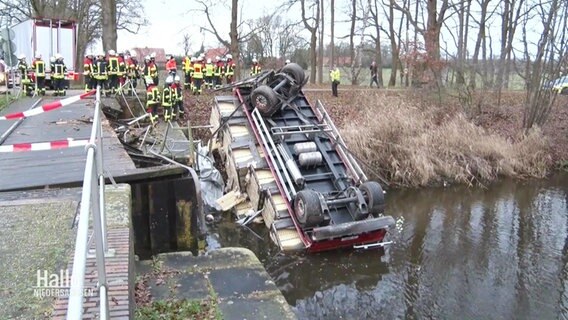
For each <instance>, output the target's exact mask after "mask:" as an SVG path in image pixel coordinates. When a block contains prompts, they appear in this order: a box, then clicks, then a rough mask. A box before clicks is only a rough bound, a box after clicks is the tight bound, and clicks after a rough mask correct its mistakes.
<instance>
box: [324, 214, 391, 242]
mask: <svg viewBox="0 0 568 320" xmlns="http://www.w3.org/2000/svg"><path fill="white" fill-rule="evenodd" d="M394 224H395V221H394V218H393V217H391V216H385V217H380V218H373V219H365V220H361V221H354V222H347V223H342V224H338V225H330V226H325V227H320V228H314V229H313V240H314V241H321V240H327V239H333V238H340V237H345V236H350V235H358V234H362V233H367V232H372V231H377V230H381V229H386V228H390V227H392V226H394Z"/></svg>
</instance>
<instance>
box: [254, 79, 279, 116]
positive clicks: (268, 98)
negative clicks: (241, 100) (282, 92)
mask: <svg viewBox="0 0 568 320" xmlns="http://www.w3.org/2000/svg"><path fill="white" fill-rule="evenodd" d="M251 101H252V105H253V106H254V107H255V108H257V109H258V111H259V112H260V114H261V115H263V116H265V117H270V116H272V115H273V114H274V113H275V112H276V111H278V109H280V101H279V100H278V97H277V96H276V92H274V90H272V88H271V87H269V86H267V85H262V86H259V87H258V88H256V89H254V90H253V91H252V94H251Z"/></svg>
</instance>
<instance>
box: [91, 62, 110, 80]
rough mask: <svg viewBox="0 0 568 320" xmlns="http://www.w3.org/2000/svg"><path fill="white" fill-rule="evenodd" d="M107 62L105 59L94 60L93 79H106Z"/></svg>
mask: <svg viewBox="0 0 568 320" xmlns="http://www.w3.org/2000/svg"><path fill="white" fill-rule="evenodd" d="M107 68H108V67H107V63H106V60H105V59H99V60H96V61H95V63H93V74H94V76H95V79H97V80H106V79H108V72H107Z"/></svg>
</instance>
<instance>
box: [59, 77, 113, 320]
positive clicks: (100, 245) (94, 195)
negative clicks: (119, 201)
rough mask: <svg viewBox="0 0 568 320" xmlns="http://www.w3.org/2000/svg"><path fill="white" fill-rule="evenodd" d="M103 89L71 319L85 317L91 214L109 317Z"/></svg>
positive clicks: (89, 148) (103, 309) (103, 313)
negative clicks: (84, 306) (102, 119)
mask: <svg viewBox="0 0 568 320" xmlns="http://www.w3.org/2000/svg"><path fill="white" fill-rule="evenodd" d="M100 102H101V88H100V86H99V87H97V95H96V102H95V114H94V117H93V127H92V130H91V137H90V139H89V143H88V144H87V145H86V146H85V150H86V152H87V163H86V165H85V175H84V177H83V191H82V195H81V208H80V213H79V221H78V227H77V240H76V242H75V256H74V257H73V271H72V274H71V288H70V290H69V301H68V307H67V319H69V320H71V319H73V320H79V319H82V317H83V309H84V308H83V299H84V292H85V288H84V285H85V269H86V263H87V254H88V250H89V244H90V239H89V214H90V213H92V214H93V229H94V230H93V235H92V237H93V238H94V241H95V255H96V266H97V276H98V293H99V308H100V315H99V319H102V320H106V319H108V318H109V302H108V288H107V280H106V268H105V255H106V254H107V253H108V252H109V250H108V245H107V234H106V216H105V196H104V195H105V177H104V174H103V135H102V122H101V115H102V111H101V103H100Z"/></svg>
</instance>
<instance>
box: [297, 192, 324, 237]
mask: <svg viewBox="0 0 568 320" xmlns="http://www.w3.org/2000/svg"><path fill="white" fill-rule="evenodd" d="M294 213H295V214H296V218H298V222H299V223H300V225H301V226H302V227H304V228H311V227H315V226H317V225H319V224H320V223H322V222H323V212H322V209H321V204H320V199H319V196H318V194H317V193H316V192H315V191H312V190H302V191H300V192H298V193H297V194H296V198H295V199H294Z"/></svg>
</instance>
